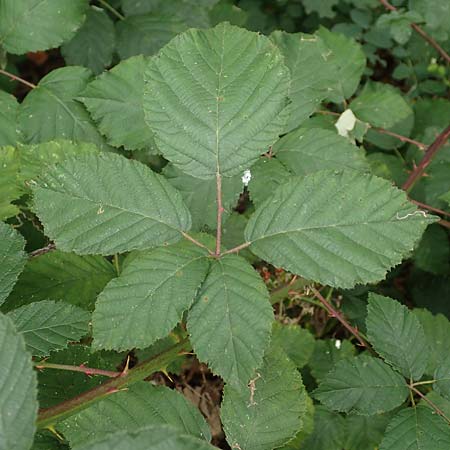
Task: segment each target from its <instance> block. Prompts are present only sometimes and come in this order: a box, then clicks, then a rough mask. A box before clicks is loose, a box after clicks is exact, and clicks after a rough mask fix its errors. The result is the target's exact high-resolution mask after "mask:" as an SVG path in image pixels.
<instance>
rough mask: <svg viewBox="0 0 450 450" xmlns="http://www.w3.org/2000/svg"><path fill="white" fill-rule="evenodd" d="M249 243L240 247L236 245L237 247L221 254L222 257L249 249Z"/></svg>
mask: <svg viewBox="0 0 450 450" xmlns="http://www.w3.org/2000/svg"><path fill="white" fill-rule="evenodd" d="M250 245H251V242H244V243H243V244H241V245H238V246H237V247H233V248H232V249H230V250H227V251H226V252H223V253H222V255H229V254H230V253H238V252H239V251H241V250H244V248H247V247H250Z"/></svg>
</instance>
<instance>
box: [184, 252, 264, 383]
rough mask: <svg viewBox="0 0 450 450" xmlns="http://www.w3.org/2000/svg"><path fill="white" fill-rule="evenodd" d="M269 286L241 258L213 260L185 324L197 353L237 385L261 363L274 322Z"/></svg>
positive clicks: (250, 375) (228, 380)
mask: <svg viewBox="0 0 450 450" xmlns="http://www.w3.org/2000/svg"><path fill="white" fill-rule="evenodd" d="M272 320H273V312H272V307H271V305H270V302H269V294H268V292H267V289H266V286H265V285H264V283H263V281H262V280H261V278H260V276H259V275H258V274H257V273H256V272H255V270H254V269H253V267H252V266H251V265H250V264H249V263H248V262H247V261H246V260H245V259H243V258H242V257H240V256H236V255H227V256H224V257H223V258H221V259H219V260H215V261H212V263H211V269H210V271H209V274H208V276H207V277H206V280H205V281H204V283H203V285H202V288H201V290H200V292H199V294H198V297H197V300H196V302H195V303H194V305H193V306H192V308H191V310H190V311H189V313H188V319H187V328H188V331H189V334H190V336H191V343H192V346H193V348H194V351H195V353H196V354H197V356H198V358H199V359H200V360H201V361H205V362H206V363H208V365H209V367H210V368H211V370H212V371H213V372H214V373H217V374H218V375H220V376H221V377H222V378H223V379H224V380H225V381H226V382H228V383H230V384H232V385H237V384H240V383H244V384H245V382H246V381H248V380H249V379H250V378H251V377H252V376H253V374H254V370H255V369H256V368H257V367H259V366H260V364H261V362H262V358H263V354H264V351H265V349H266V347H267V344H268V341H269V336H270V332H271V327H272Z"/></svg>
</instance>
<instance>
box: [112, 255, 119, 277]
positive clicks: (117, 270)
mask: <svg viewBox="0 0 450 450" xmlns="http://www.w3.org/2000/svg"><path fill="white" fill-rule="evenodd" d="M113 261H114V267H115V268H116V272H117V276H119V275H120V264H119V255H118V254H117V253H116V254H115V255H114V259H113Z"/></svg>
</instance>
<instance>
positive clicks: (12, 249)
mask: <svg viewBox="0 0 450 450" xmlns="http://www.w3.org/2000/svg"><path fill="white" fill-rule="evenodd" d="M24 248H25V239H24V238H23V237H22V235H20V234H19V233H18V232H17V231H16V230H14V229H13V228H12V227H11V226H10V225H7V224H6V223H4V222H0V305H2V304H3V303H4V301H5V299H6V297H8V295H9V293H10V292H11V290H12V288H13V287H14V284H15V283H16V281H17V278H18V276H19V274H20V273H21V272H22V269H23V267H24V266H25V262H26V254H25V252H24V251H23V250H24Z"/></svg>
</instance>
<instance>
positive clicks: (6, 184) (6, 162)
mask: <svg viewBox="0 0 450 450" xmlns="http://www.w3.org/2000/svg"><path fill="white" fill-rule="evenodd" d="M18 172H19V158H18V156H17V152H16V149H15V148H14V147H0V220H6V219H8V218H9V217H12V216H15V215H16V214H18V213H19V208H18V207H17V206H16V205H14V204H12V203H11V202H12V201H14V200H17V199H19V198H20V196H21V195H22V193H23V189H22V186H21V183H19V177H18Z"/></svg>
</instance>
